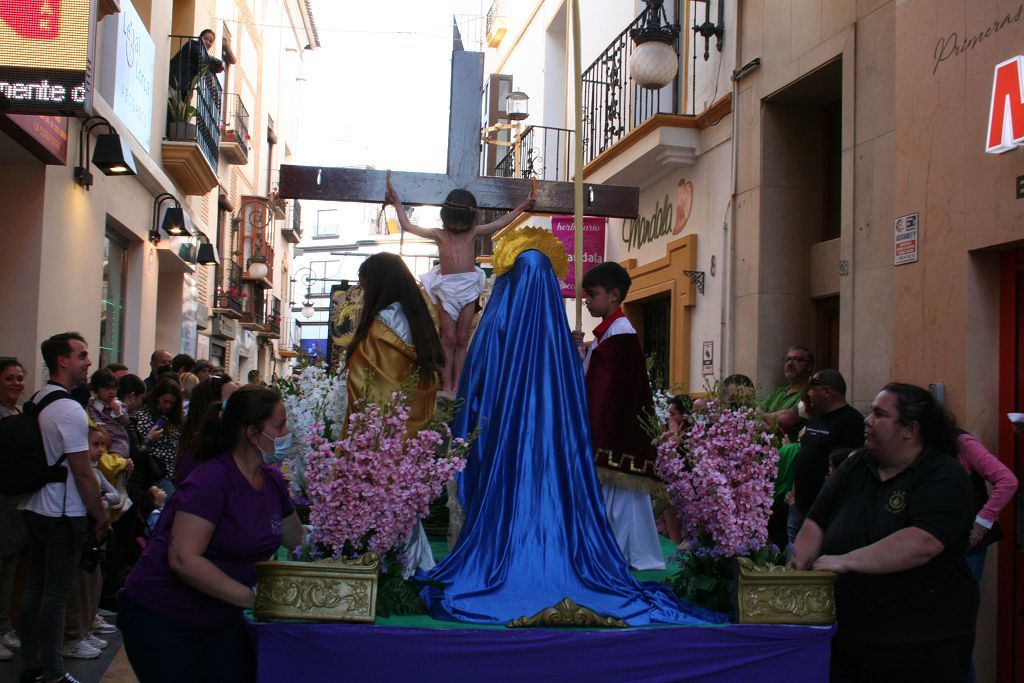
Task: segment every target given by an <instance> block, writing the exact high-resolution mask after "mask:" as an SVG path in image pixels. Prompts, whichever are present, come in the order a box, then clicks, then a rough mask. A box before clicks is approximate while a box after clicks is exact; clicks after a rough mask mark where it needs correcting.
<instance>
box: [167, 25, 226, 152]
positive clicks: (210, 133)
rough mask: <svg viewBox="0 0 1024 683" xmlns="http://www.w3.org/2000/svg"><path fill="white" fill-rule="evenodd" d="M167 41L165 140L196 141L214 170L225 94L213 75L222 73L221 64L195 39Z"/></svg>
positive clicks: (173, 37) (218, 147) (172, 39)
mask: <svg viewBox="0 0 1024 683" xmlns="http://www.w3.org/2000/svg"><path fill="white" fill-rule="evenodd" d="M170 38H171V52H173V53H174V57H172V58H171V63H170V69H169V74H168V82H169V86H170V87H169V90H168V97H167V122H168V129H167V130H168V138H170V139H175V140H190V141H195V142H197V143H198V144H199V149H201V150H202V152H203V156H205V157H206V160H207V161H209V162H210V166H212V167H213V168H214V169H216V168H217V161H218V158H219V155H220V106H221V99H222V97H223V93H224V90H223V88H222V87H221V84H220V81H219V80H218V79H217V76H216V74H217V73H219V72H220V71H223V70H224V65H223V63H222V62H221V61H220V60H219V59H216V58H214V57H211V56H210V55H209V53H208V52H207V50H206V45H205V44H203V41H202V40H200V39H199V38H198V37H196V36H170ZM175 124H177V125H175ZM172 136H173V137H172Z"/></svg>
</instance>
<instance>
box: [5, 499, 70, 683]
mask: <svg viewBox="0 0 1024 683" xmlns="http://www.w3.org/2000/svg"><path fill="white" fill-rule="evenodd" d="M24 520H25V527H26V528H27V529H28V537H29V541H28V572H27V574H26V578H25V593H24V595H23V597H22V602H21V628H20V629H19V632H20V634H21V656H22V658H23V659H24V662H25V669H26V670H32V669H39V668H42V670H43V678H45V679H46V680H54V679H57V678H60V677H61V676H63V675H64V658H63V656H61V653H60V651H61V646H62V645H63V643H64V615H65V612H66V611H67V607H68V596H69V595H70V594H71V584H72V582H73V580H74V578H75V575H76V574H77V573H78V561H79V560H80V559H81V557H82V545H83V544H84V543H85V517H46V516H43V515H37V514H36V513H34V512H28V511H26V512H25V513H24Z"/></svg>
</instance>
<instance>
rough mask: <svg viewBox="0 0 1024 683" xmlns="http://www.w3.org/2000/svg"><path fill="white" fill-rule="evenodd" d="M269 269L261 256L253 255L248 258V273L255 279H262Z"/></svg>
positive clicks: (265, 260)
mask: <svg viewBox="0 0 1024 683" xmlns="http://www.w3.org/2000/svg"><path fill="white" fill-rule="evenodd" d="M269 272H270V269H269V268H267V259H266V258H264V257H263V256H259V255H256V256H253V257H252V258H251V259H249V275H250V277H254V278H256V279H257V280H262V279H263V278H265V277H266V276H267V273H269Z"/></svg>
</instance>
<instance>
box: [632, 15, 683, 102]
mask: <svg viewBox="0 0 1024 683" xmlns="http://www.w3.org/2000/svg"><path fill="white" fill-rule="evenodd" d="M644 1H645V2H646V3H647V10H646V12H647V21H646V23H645V25H644V26H641V27H639V28H635V29H633V30H632V31H630V35H631V36H632V37H633V42H634V43H635V44H636V47H634V48H633V53H632V54H631V55H630V57H629V73H630V75H631V76H632V77H633V81H634V82H635V83H636V84H637V85H639V86H640V87H642V88H650V89H651V90H660V89H662V88H664V87H665V86H666V85H668V84H669V83H671V82H672V79H674V78H675V77H676V74H677V73H679V55H678V54H676V48H675V43H676V38H677V37H678V35H679V26H678V25H670V24H669V23H668V17H667V16H666V15H665V8H664V6H663V5H664V0H644ZM661 19H664V20H665V23H664V24H663V23H662V22H661Z"/></svg>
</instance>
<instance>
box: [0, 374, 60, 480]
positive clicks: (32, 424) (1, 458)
mask: <svg viewBox="0 0 1024 683" xmlns="http://www.w3.org/2000/svg"><path fill="white" fill-rule="evenodd" d="M62 398H67V399H70V398H71V394H69V393H68V392H66V391H64V390H63V389H58V390H56V391H51V392H50V393H49V394H47V395H46V396H44V397H43V398H42V400H40V401H39V403H38V404H33V403H32V402H31V401H29V402H28V403H26V404H25V405H24V406H23V407H22V412H21V413H20V414H18V415H11V416H10V417H8V418H5V419H3V420H0V493H2V494H4V495H6V496H16V495H21V494H24V493H34V492H36V491H38V490H39V489H41V488H42V487H43V486H45V485H46V484H50V483H54V482H62V481H67V478H68V468H67V467H65V466H64V464H63V463H64V459H65V458H66V457H67V454H64V455H61V456H60V460H58V461H57V464H56V465H47V464H46V451H45V449H44V448H43V434H42V432H40V431H39V415H40V413H42V412H43V409H44V408H46V406H48V405H50V404H51V403H53V402H54V401H58V400H60V399H62Z"/></svg>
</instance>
